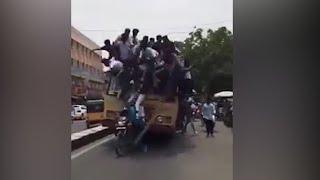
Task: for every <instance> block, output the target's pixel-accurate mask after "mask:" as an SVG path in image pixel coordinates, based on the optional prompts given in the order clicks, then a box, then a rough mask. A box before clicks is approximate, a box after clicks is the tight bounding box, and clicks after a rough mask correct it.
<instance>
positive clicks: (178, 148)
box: [103, 134, 196, 159]
mask: <svg viewBox="0 0 320 180" xmlns="http://www.w3.org/2000/svg"><path fill="white" fill-rule="evenodd" d="M143 141H144V142H145V143H146V144H148V152H142V151H140V150H139V149H138V148H135V149H134V150H133V151H132V152H130V153H128V154H127V155H126V157H123V158H133V159H136V158H138V159H149V158H150V159H155V158H172V157H173V156H177V155H178V154H181V153H187V152H189V151H191V150H192V149H194V148H195V147H196V145H195V144H194V143H193V142H192V137H191V136H188V135H182V134H176V135H174V136H160V135H151V134H146V136H145V138H144V140H143ZM114 145H115V139H113V140H111V141H109V142H107V143H105V144H104V145H103V146H104V148H105V151H106V153H108V154H110V153H113V154H115V151H114Z"/></svg>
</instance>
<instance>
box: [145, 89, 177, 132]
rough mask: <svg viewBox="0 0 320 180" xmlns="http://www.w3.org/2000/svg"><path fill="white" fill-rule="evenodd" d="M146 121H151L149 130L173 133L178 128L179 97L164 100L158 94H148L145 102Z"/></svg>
mask: <svg viewBox="0 0 320 180" xmlns="http://www.w3.org/2000/svg"><path fill="white" fill-rule="evenodd" d="M143 106H144V108H145V114H146V121H147V123H150V128H149V132H151V133H154V134H167V135H173V134H175V132H176V130H177V128H178V127H177V120H178V110H179V109H178V108H179V107H178V106H179V103H178V98H177V97H176V98H175V100H174V101H173V102H164V101H162V100H161V97H159V96H157V95H148V96H147V97H146V99H145V101H144V102H143Z"/></svg>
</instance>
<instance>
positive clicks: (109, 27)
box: [71, 0, 233, 45]
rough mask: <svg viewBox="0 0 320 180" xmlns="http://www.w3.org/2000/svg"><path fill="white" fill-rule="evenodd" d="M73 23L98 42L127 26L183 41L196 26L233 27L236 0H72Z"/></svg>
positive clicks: (143, 33) (117, 34) (151, 34)
mask: <svg viewBox="0 0 320 180" xmlns="http://www.w3.org/2000/svg"><path fill="white" fill-rule="evenodd" d="M71 24H72V26H74V27H75V28H77V29H78V30H79V31H80V32H82V33H83V34H84V35H86V36H88V37H89V38H90V39H91V40H93V41H94V42H96V43H97V44H98V45H102V44H103V41H104V40H105V39H111V40H114V39H115V38H116V37H117V36H119V35H120V34H121V33H122V32H123V31H124V29H125V28H130V29H133V28H138V29H139V30H140V33H139V38H141V37H142V36H143V35H148V36H150V37H155V36H156V35H158V34H161V35H168V37H169V39H171V40H178V41H183V40H184V39H185V38H187V37H188V33H189V32H191V31H193V30H194V27H197V28H204V29H205V30H206V29H208V28H211V29H213V30H214V29H217V28H218V27H221V26H226V27H227V28H228V29H229V30H231V31H232V28H233V26H232V25H233V0H71Z"/></svg>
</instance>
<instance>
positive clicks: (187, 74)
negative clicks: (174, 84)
mask: <svg viewBox="0 0 320 180" xmlns="http://www.w3.org/2000/svg"><path fill="white" fill-rule="evenodd" d="M180 65H181V66H182V67H185V60H184V59H181V60H180ZM186 68H187V67H186ZM184 78H185V79H191V78H192V77H191V72H190V71H187V72H186V73H185V76H184Z"/></svg>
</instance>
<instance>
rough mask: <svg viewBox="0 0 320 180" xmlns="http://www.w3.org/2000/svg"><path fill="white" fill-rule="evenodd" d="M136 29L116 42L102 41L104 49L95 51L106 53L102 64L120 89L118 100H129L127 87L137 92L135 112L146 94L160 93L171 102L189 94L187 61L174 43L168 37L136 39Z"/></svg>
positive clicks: (190, 81) (137, 31)
mask: <svg viewBox="0 0 320 180" xmlns="http://www.w3.org/2000/svg"><path fill="white" fill-rule="evenodd" d="M138 34H139V30H138V29H133V30H132V32H131V30H130V29H129V28H126V29H125V30H124V32H123V33H122V34H121V35H120V36H118V37H117V38H116V39H115V41H113V42H111V41H110V40H109V39H107V40H105V41H104V46H102V47H101V48H98V49H94V50H104V51H107V52H108V54H109V57H108V58H104V59H102V63H103V64H104V65H105V66H107V67H109V68H110V71H111V74H112V76H113V77H116V78H117V79H118V82H119V86H120V97H121V98H123V99H126V100H132V97H130V94H132V93H129V91H130V88H131V87H132V85H133V87H134V91H135V92H138V96H136V98H135V105H136V109H139V106H140V104H141V102H142V101H143V99H144V98H145V95H146V94H148V93H155V94H159V95H161V96H162V97H165V100H167V101H172V100H174V96H175V95H176V93H177V90H179V94H183V95H185V94H192V89H193V87H192V86H193V83H192V78H191V73H190V69H191V66H190V64H189V62H188V61H187V60H186V59H185V58H183V56H182V55H181V53H180V51H179V50H178V49H177V48H176V46H175V43H174V42H173V41H171V40H169V38H168V36H166V35H164V36H162V35H157V36H156V38H152V37H151V38H149V37H148V36H143V38H142V39H141V40H139V39H138Z"/></svg>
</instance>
